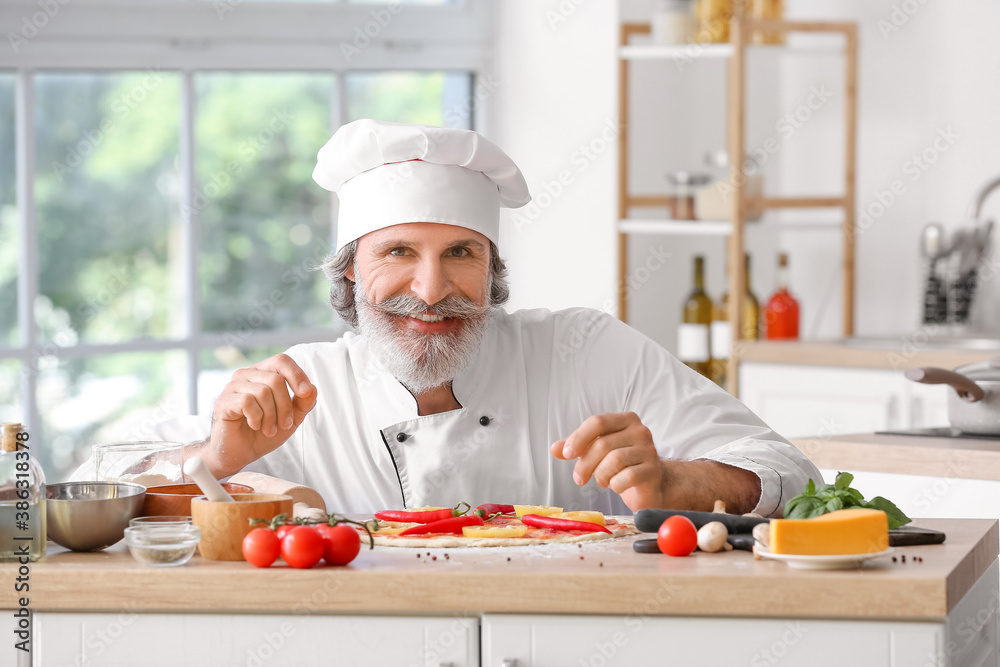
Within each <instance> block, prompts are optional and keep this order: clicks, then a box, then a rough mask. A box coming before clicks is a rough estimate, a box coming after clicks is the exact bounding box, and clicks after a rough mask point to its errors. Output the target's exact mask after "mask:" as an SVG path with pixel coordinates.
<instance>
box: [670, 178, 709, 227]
mask: <svg viewBox="0 0 1000 667" xmlns="http://www.w3.org/2000/svg"><path fill="white" fill-rule="evenodd" d="M711 180H712V179H711V177H710V176H709V175H708V174H693V173H691V172H689V171H675V172H673V173H670V174H667V182H668V183H670V193H669V194H670V203H669V204H668V206H669V208H670V217H671V218H672V219H673V220H695V219H696V217H695V210H694V193H695V191H696V190H698V188H701V187H703V186H704V185H705V184H706V183H708V182H709V181H711Z"/></svg>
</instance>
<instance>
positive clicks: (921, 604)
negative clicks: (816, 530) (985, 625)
mask: <svg viewBox="0 0 1000 667" xmlns="http://www.w3.org/2000/svg"><path fill="white" fill-rule="evenodd" d="M914 523H915V524H917V525H921V526H926V527H928V528H934V529H938V530H943V531H945V532H946V533H947V534H948V539H947V542H946V543H945V544H943V545H936V546H922V547H907V548H901V549H897V554H898V555H902V554H907V555H908V556H910V558H909V559H908V560H907V562H906V563H902V562H896V563H893V562H892V561H891V560H890V559H889V558H883V559H881V560H879V561H877V564H875V563H872V564H869V565H867V566H865V567H863V568H862V569H860V570H846V571H835V572H820V571H807V570H795V569H791V568H789V567H788V566H787V565H785V564H784V563H780V562H776V561H769V560H761V561H755V560H754V559H753V556H752V555H751V554H750V553H748V552H742V551H734V552H729V553H718V554H706V553H695V554H693V555H692V556H690V557H687V558H671V557H669V556H661V555H658V554H637V553H635V552H633V550H632V547H631V543H632V541H633V540H634V539H636V537H634V536H630V537H627V538H621V539H618V540H609V541H606V542H595V543H590V544H584V545H583V546H582V547H578V546H577V545H547V546H543V547H516V548H507V549H500V548H494V549H477V550H473V549H430V550H428V549H424V550H421V551H416V550H412V549H398V548H385V547H376V548H375V550H374V551H368V550H363V551H362V552H361V554H360V556H358V558H357V559H356V560H355V562H354V563H352V564H351V565H350V566H348V567H342V568H333V567H321V568H315V569H312V570H293V569H290V568H288V567H284V566H281V567H278V566H274V567H271V568H266V569H257V568H254V567H253V566H251V565H249V564H247V563H243V562H239V563H231V562H214V561H206V560H203V559H201V558H200V557H195V558H194V559H192V561H191V562H189V563H188V564H187V565H185V566H183V567H175V568H154V567H149V566H143V565H140V564H138V563H137V562H136V561H134V560H133V559H132V557H131V556H130V555H129V554H128V553H127V551H126V550H125V547H124V545H123V544H122V543H119V544H118V545H116V546H114V547H112V548H110V549H108V550H106V551H103V552H98V553H90V554H81V553H72V552H66V551H63V550H62V549H60V548H59V547H53V548H52V549H51V551H50V555H49V556H48V557H46V558H45V559H44V560H43V561H41V562H38V563H34V564H32V566H31V572H30V577H31V606H32V608H33V609H34V610H36V611H69V610H86V611H106V612H120V611H122V610H129V611H168V612H184V611H188V612H205V611H218V612H234V611H235V612H254V611H256V612H268V613H275V612H277V613H280V612H288V613H295V612H299V613H314V612H315V613H394V614H399V613H431V614H441V613H449V614H464V615H470V614H478V613H482V612H500V613H542V614H545V613H575V614H578V613H591V614H625V615H628V614H650V615H653V614H655V615H685V616H686V615H700V616H747V617H753V616H761V617H768V616H770V617H788V616H794V617H824V618H890V619H901V618H908V619H919V620H930V619H938V620H940V619H943V618H944V617H946V616H947V614H948V613H949V611H950V610H952V609H953V608H954V607H955V605H956V604H957V603H958V601H959V600H960V599H961V598H962V596H963V595H964V594H965V593H966V592H967V591H968V590H969V589H970V587H971V586H972V585H973V584H974V583H975V582H976V580H977V579H978V578H979V577H980V576H981V575H982V574H983V572H984V571H985V570H986V568H987V567H988V566H989V565H990V564H991V563H992V562H993V561H994V560H996V558H997V551H998V543H1000V532H998V528H997V522H996V521H994V520H987V519H955V520H931V519H927V520H920V521H915V522H914ZM50 546H52V545H51V543H50ZM428 552H430V554H431V556H428V555H427V554H428ZM446 553H447V554H448V557H447V558H445V554H446ZM914 555H919V556H921V557H922V558H923V562H919V561H915V560H914V559H913V556H914ZM432 556H437V559H436V560H434V559H433V558H432ZM15 572H16V566H15V565H12V564H3V565H0V579H2V580H4V581H13V578H14V576H15V574H14V573H15ZM13 588H14V587H13V586H6V587H4V588H3V589H2V593H0V608H8V609H9V608H14V607H15V606H16V599H15V595H16V593H15V592H14V590H13Z"/></svg>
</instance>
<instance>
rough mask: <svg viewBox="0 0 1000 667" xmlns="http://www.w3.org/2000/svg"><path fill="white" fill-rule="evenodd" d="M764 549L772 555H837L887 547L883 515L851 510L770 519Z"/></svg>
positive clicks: (876, 550) (867, 510)
mask: <svg viewBox="0 0 1000 667" xmlns="http://www.w3.org/2000/svg"><path fill="white" fill-rule="evenodd" d="M770 528H771V540H770V543H769V545H768V549H769V550H770V551H771V553H775V554H800V555H808V556H839V555H843V554H869V553H878V552H879V551H885V550H886V549H888V548H889V520H888V518H887V517H886V515H885V512H882V511H881V510H871V509H862V508H853V509H846V510H837V511H836V512H830V513H829V514H824V515H822V516H818V517H815V518H812V519H772V520H771V525H770Z"/></svg>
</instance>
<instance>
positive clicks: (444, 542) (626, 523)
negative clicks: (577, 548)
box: [362, 517, 639, 549]
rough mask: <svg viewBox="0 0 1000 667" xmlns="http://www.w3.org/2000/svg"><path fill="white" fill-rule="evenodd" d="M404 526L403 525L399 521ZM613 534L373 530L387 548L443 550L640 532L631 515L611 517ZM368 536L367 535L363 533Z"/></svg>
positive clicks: (545, 530)
mask: <svg viewBox="0 0 1000 667" xmlns="http://www.w3.org/2000/svg"><path fill="white" fill-rule="evenodd" d="M397 525H402V524H397ZM605 528H607V529H608V530H610V531H611V532H610V533H604V532H593V533H580V532H567V531H558V530H551V529H549V528H530V529H529V532H528V535H526V536H525V537H465V536H464V535H414V536H412V537H399V536H396V535H379V534H378V532H377V531H376V532H374V533H372V537H373V538H374V539H375V544H377V545H379V546H383V547H409V548H413V549H440V548H448V549H453V548H464V547H521V546H530V545H535V544H568V543H573V542H593V541H596V540H608V539H612V538H615V537H623V536H625V535H634V534H636V533H638V532H639V531H637V530H636V529H635V526H633V525H632V518H631V517H615V518H609V520H608V525H606V526H605ZM362 537H363V538H367V536H362Z"/></svg>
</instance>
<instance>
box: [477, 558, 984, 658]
mask: <svg viewBox="0 0 1000 667" xmlns="http://www.w3.org/2000/svg"><path fill="white" fill-rule="evenodd" d="M997 572H998V566H997V562H996V561H994V563H993V565H992V566H991V567H990V568H989V569H988V570H987V571H986V572H985V573H984V574H983V576H982V577H980V579H979V581H978V582H977V583H976V585H975V586H974V587H973V588H972V589H971V590H970V591H969V593H968V594H966V596H965V597H964V598H963V599H962V601H961V602H959V604H958V605H957V606H956V607H955V609H954V610H953V611H952V613H951V615H950V616H949V617H948V619H947V620H946V621H942V622H923V623H906V622H898V621H867V620H866V621H834V620H802V619H794V618H774V619H746V618H673V617H662V616H660V617H652V616H646V615H644V614H643V613H642V611H641V610H642V601H637V603H636V613H635V614H632V615H629V616H625V617H618V616H542V615H497V614H486V615H484V616H483V618H482V667H615V666H618V665H620V666H622V667H625V666H628V667H647V666H648V667H654V666H655V667H673V666H676V667H688V666H689V665H749V666H750V667H769V666H772V665H778V664H782V665H809V667H841V666H842V665H845V664H847V665H851V666H852V667H922V666H925V665H926V666H927V667H983V666H985V665H990V666H992V667H996V665H997V664H998V652H997V593H996V591H997V586H998V578H997ZM737 594H738V593H737ZM821 605H822V601H817V608H818V609H819V608H820V606H821Z"/></svg>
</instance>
